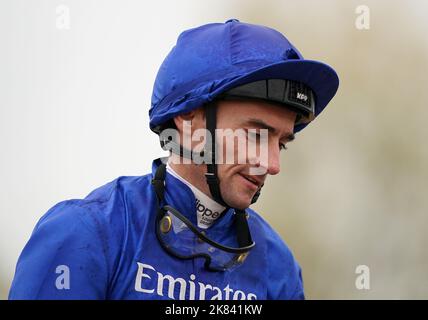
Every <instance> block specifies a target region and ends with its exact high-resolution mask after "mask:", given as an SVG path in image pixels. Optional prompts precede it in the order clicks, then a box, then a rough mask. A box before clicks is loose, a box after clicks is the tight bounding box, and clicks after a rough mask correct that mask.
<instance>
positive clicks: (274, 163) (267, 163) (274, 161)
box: [259, 144, 281, 175]
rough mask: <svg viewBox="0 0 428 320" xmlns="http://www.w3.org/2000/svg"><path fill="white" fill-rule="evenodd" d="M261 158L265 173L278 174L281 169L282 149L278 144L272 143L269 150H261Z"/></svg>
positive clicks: (261, 165)
mask: <svg viewBox="0 0 428 320" xmlns="http://www.w3.org/2000/svg"><path fill="white" fill-rule="evenodd" d="M259 160H260V162H259V164H260V167H262V168H263V169H265V170H264V171H265V173H267V174H270V175H276V174H278V173H279V172H280V171H281V167H280V150H279V148H278V145H277V144H276V145H273V144H270V145H269V147H268V150H267V152H266V151H265V152H261V154H260V158H259Z"/></svg>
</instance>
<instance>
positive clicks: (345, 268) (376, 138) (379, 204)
mask: <svg viewBox="0 0 428 320" xmlns="http://www.w3.org/2000/svg"><path fill="white" fill-rule="evenodd" d="M61 5H63V6H65V7H59V6H61ZM359 5H366V6H367V7H368V8H369V9H370V21H369V22H370V26H369V29H368V30H367V29H363V30H360V29H358V28H357V27H356V24H355V22H356V20H357V19H358V16H359V14H357V13H356V8H357V7H358V6H359ZM58 7H59V8H60V9H59V10H62V9H63V8H66V9H67V10H69V14H70V20H69V22H70V25H69V29H59V28H58V27H57V21H58V20H57V18H58V13H57V11H56V10H57V9H58ZM61 12H63V11H61ZM230 18H237V19H239V20H241V21H244V22H250V23H256V24H264V25H268V26H271V27H273V28H276V29H278V30H279V31H281V32H282V33H284V34H285V35H286V36H287V37H288V38H289V39H290V40H291V41H292V42H293V43H294V44H295V45H296V47H297V48H298V49H299V50H300V51H301V52H302V53H303V55H304V56H305V57H306V58H310V59H317V60H321V61H324V62H326V63H328V64H330V65H331V66H333V68H335V69H336V71H337V72H338V74H339V76H340V79H341V84H340V88H339V91H338V94H337V96H336V97H335V98H334V99H333V101H332V102H331V104H330V105H329V107H328V108H327V109H326V110H325V111H324V113H323V114H322V115H321V116H320V117H319V118H318V120H317V121H315V122H314V123H313V124H311V125H310V126H309V127H308V128H306V129H305V130H303V131H302V132H301V133H300V134H298V135H297V139H296V141H295V142H293V143H292V144H291V145H290V148H289V150H288V151H287V152H286V153H285V154H284V155H283V162H282V172H281V174H280V175H279V176H275V177H273V178H271V179H269V181H270V183H267V185H266V186H265V187H264V189H263V193H262V197H261V198H260V200H259V202H258V203H257V205H256V206H255V209H256V210H258V211H259V212H260V213H261V214H262V215H263V216H264V217H266V219H267V220H268V221H270V222H271V223H272V225H273V226H274V227H275V228H276V229H277V230H278V231H279V232H280V234H281V235H282V237H283V238H284V240H285V241H286V242H287V243H288V245H289V246H290V247H291V249H292V250H293V252H294V254H295V256H296V257H297V259H298V261H299V262H300V264H301V266H302V268H303V276H304V282H305V289H306V295H307V298H309V299H427V298H428V274H427V272H428V268H427V267H428V256H427V253H426V250H425V248H426V247H427V246H428V233H426V230H425V229H426V226H427V225H428V216H427V213H428V199H427V198H428V197H427V181H428V169H427V163H428V148H427V137H428V125H427V122H426V121H427V116H428V108H427V104H426V101H427V100H428V86H427V72H428V36H427V35H426V32H427V30H428V3H427V2H425V1H420V0H410V1H409V0H407V1H405V0H399V1H398V0H396V1H391V0H366V1H354V0H348V1H340V0H324V1H317V0H299V1H297V0H289V1H285V0H278V1H275V0H271V1H269V0H264V1H248V0H227V1H226V0H221V1H219V0H216V1H211V0H209V1H207V0H205V1H197V0H180V1H172V0H171V1H162V0H159V1H156V2H153V1H151V2H148V1H128V0H121V1H118V0H109V1H107V0H102V1H101V0H99V1H95V0H69V1H55V0H37V1H30V0H27V1H25V0H0V146H1V151H0V152H1V158H0V177H1V185H0V298H2V299H6V298H7V294H8V290H9V287H10V283H11V280H12V278H13V274H14V268H15V264H16V261H17V259H18V256H19V254H20V252H21V250H22V248H23V247H24V245H25V243H26V241H27V240H28V238H29V236H30V234H31V231H32V229H33V227H34V225H35V223H36V222H37V220H38V219H39V218H40V217H41V216H42V215H43V214H44V213H45V212H46V211H47V210H48V209H49V208H50V207H52V206H53V205H54V204H56V203H57V202H59V201H62V200H65V199H72V198H83V197H85V196H86V195H87V194H88V193H89V192H90V191H91V190H93V189H94V188H96V187H98V186H100V185H102V184H104V183H106V182H108V181H111V180H113V179H115V178H116V177H118V176H121V175H143V174H145V173H148V172H149V170H150V165H151V161H152V159H154V158H155V157H158V156H159V155H160V154H161V152H160V149H159V147H158V141H157V137H156V136H155V135H154V134H152V133H151V132H150V130H149V129H148V109H149V106H150V97H151V90H152V85H153V81H154V79H155V76H156V72H157V69H158V67H159V66H160V64H161V62H162V60H163V59H164V57H165V56H166V54H167V53H168V52H169V50H170V49H171V48H172V46H173V45H174V44H175V41H176V39H177V36H178V34H179V33H180V32H181V31H183V30H185V29H188V28H191V27H195V26H198V25H201V24H205V23H209V22H224V21H226V20H228V19H230ZM366 22H367V21H366ZM272 263H274V262H272ZM359 265H366V266H368V267H369V269H370V289H369V290H359V289H357V287H356V285H355V282H356V279H357V276H358V274H356V273H355V270H356V268H357V266H359Z"/></svg>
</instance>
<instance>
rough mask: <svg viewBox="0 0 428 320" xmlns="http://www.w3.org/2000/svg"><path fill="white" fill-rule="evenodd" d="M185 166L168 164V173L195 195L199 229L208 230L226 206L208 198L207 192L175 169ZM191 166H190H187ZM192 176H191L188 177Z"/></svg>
mask: <svg viewBox="0 0 428 320" xmlns="http://www.w3.org/2000/svg"><path fill="white" fill-rule="evenodd" d="M182 166H184V164H181V165H177V164H174V163H172V161H171V163H170V162H168V165H167V171H168V173H170V174H171V175H173V176H174V177H175V178H177V179H179V180H180V181H182V182H183V183H184V184H186V185H187V186H188V187H189V188H190V189H191V190H192V192H193V194H194V195H195V199H196V213H197V223H198V227H200V228H203V229H206V228H209V227H210V226H211V225H212V224H213V223H214V222H215V220H217V219H218V218H219V217H220V216H221V213H222V212H223V211H224V210H225V209H226V208H225V207H224V206H222V205H221V204H219V203H218V202H216V201H215V200H213V199H212V198H211V197H210V196H208V195H207V194H206V193H205V192H203V191H202V190H201V189H199V188H198V187H197V186H195V185H194V184H193V183H192V182H191V181H189V180H187V179H186V178H185V176H184V174H183V175H182V174H180V173H179V172H177V171H176V169H175V168H180V167H182ZM186 166H190V165H186ZM182 171H184V172H186V171H187V168H186V169H185V170H182ZM187 176H191V175H189V174H188V175H187Z"/></svg>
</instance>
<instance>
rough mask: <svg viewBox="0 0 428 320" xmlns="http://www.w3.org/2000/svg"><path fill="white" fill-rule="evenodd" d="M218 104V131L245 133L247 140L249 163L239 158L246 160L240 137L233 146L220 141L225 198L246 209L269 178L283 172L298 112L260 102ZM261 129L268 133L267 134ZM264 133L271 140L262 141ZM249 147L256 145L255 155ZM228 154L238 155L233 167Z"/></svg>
mask: <svg viewBox="0 0 428 320" xmlns="http://www.w3.org/2000/svg"><path fill="white" fill-rule="evenodd" d="M217 105H218V110H217V129H231V130H229V132H238V131H241V132H245V138H246V139H247V148H246V151H245V154H244V157H245V158H246V161H245V163H243V161H241V160H239V161H238V158H239V156H240V155H241V157H242V149H239V145H238V143H237V141H238V138H235V143H234V144H232V146H230V144H228V143H227V142H226V140H227V138H225V139H222V137H220V139H219V140H218V141H217V142H218V143H219V144H222V143H221V141H223V147H222V149H223V163H221V164H218V177H219V180H220V190H221V194H222V197H223V199H224V200H225V201H226V203H228V204H229V205H230V206H231V207H234V208H238V209H245V208H247V207H249V206H250V204H251V200H252V198H253V197H254V195H255V194H256V192H257V190H258V189H259V188H260V187H261V185H262V184H263V183H265V180H266V177H267V175H268V174H269V175H275V174H278V173H279V172H280V151H281V149H283V148H284V146H285V144H286V143H287V142H289V141H291V140H293V138H294V135H293V129H294V123H295V120H296V113H295V112H293V111H291V110H289V109H287V108H285V107H282V106H278V105H275V104H271V103H268V102H263V101H257V100H229V101H227V100H223V101H219V102H218V104H217ZM239 129H241V130H239ZM250 129H252V130H250ZM260 129H265V130H264V132H263V131H261V130H260ZM223 132H226V131H223ZM255 133H256V134H255ZM260 133H262V136H263V133H267V135H265V137H267V139H265V140H264V141H263V139H260V137H259V136H257V134H260ZM224 136H227V134H224ZM217 137H218V134H217ZM249 146H255V147H256V148H255V150H256V151H257V152H255V154H254V153H253V154H251V152H249V148H250V147H249ZM231 148H232V150H231ZM227 152H229V155H230V153H233V154H234V162H233V163H231V164H230V163H225V160H226V158H227V154H226V153H227ZM255 169H257V170H255ZM255 171H258V172H257V173H255Z"/></svg>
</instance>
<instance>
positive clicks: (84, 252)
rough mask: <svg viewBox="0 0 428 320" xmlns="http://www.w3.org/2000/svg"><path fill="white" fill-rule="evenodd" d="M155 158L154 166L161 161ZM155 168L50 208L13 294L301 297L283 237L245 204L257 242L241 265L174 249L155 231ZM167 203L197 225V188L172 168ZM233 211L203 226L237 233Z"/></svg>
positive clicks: (31, 243) (25, 253)
mask: <svg viewBox="0 0 428 320" xmlns="http://www.w3.org/2000/svg"><path fill="white" fill-rule="evenodd" d="M160 163H161V162H160V160H159V159H158V160H155V161H154V162H153V173H154V171H155V170H156V168H157V167H158V166H159V164H160ZM151 179H152V174H148V175H145V176H140V177H119V178H117V179H116V180H114V181H112V182H110V183H107V184H106V185H104V186H102V187H100V188H98V189H95V190H94V191H92V192H91V193H90V194H89V195H88V196H87V197H86V198H85V199H72V200H66V201H63V202H60V203H58V204H56V205H55V206H54V207H52V208H51V209H50V210H49V211H48V212H47V213H46V214H45V215H44V216H43V217H42V218H41V219H40V221H39V222H38V223H37V225H36V227H35V229H34V231H33V233H32V235H31V238H30V240H29V241H28V243H27V244H26V246H25V248H24V250H23V251H22V253H21V256H20V257H19V260H18V263H17V266H16V272H15V277H14V279H13V282H12V286H11V289H10V292H9V299H141V300H143V299H144V300H155V299H156V300H157V299H196V300H199V299H200V300H202V299H206V300H210V299H222V300H227V299H230V300H232V299H234V300H242V299H252V300H254V299H304V293H303V282H302V277H301V270H300V267H299V265H298V263H297V262H296V260H295V259H294V257H293V255H292V253H291V252H290V250H289V249H288V247H287V246H286V244H285V243H284V242H283V240H282V239H281V238H280V236H279V235H278V234H277V233H276V232H275V231H274V230H273V229H272V228H271V227H270V226H269V225H268V223H267V222H266V221H265V220H263V218H261V217H260V215H258V214H257V213H256V212H255V211H253V210H251V209H247V212H248V213H249V215H250V217H249V219H248V223H249V227H250V231H251V235H252V238H253V240H254V241H255V243H256V245H255V247H254V248H253V249H252V251H251V253H250V254H249V256H248V257H247V259H246V260H245V262H244V264H243V265H242V266H240V267H238V268H236V269H233V270H228V271H225V272H211V271H207V270H206V269H205V268H204V259H191V260H181V259H178V258H175V257H173V256H171V255H169V254H168V253H167V252H165V251H164V250H163V249H162V247H161V246H160V244H159V242H158V240H157V238H156V235H155V217H156V213H157V200H156V195H155V192H154V189H153V187H152V185H151V183H150V181H151ZM165 182H166V193H165V200H166V202H167V203H168V204H169V205H171V206H172V207H175V208H176V209H178V210H179V211H180V212H181V213H182V214H184V215H185V216H186V217H187V218H189V219H190V220H191V221H192V222H193V223H194V224H195V225H196V203H195V201H196V200H195V197H194V195H193V192H192V191H191V190H190V189H189V188H188V187H187V186H186V185H185V184H183V183H182V182H181V181H179V180H178V179H176V178H175V177H173V176H172V175H170V174H167V176H166V180H165ZM232 216H233V211H232V210H229V211H228V212H227V213H226V214H225V215H224V216H223V217H222V218H220V219H219V220H217V221H216V222H215V223H214V224H213V225H212V226H211V227H210V228H209V229H207V230H206V233H207V235H208V236H209V235H210V231H211V230H215V228H222V229H224V232H226V233H228V234H230V235H231V237H232V236H233V237H235V236H236V234H235V232H234V231H233V230H229V229H230V228H231V220H232Z"/></svg>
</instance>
